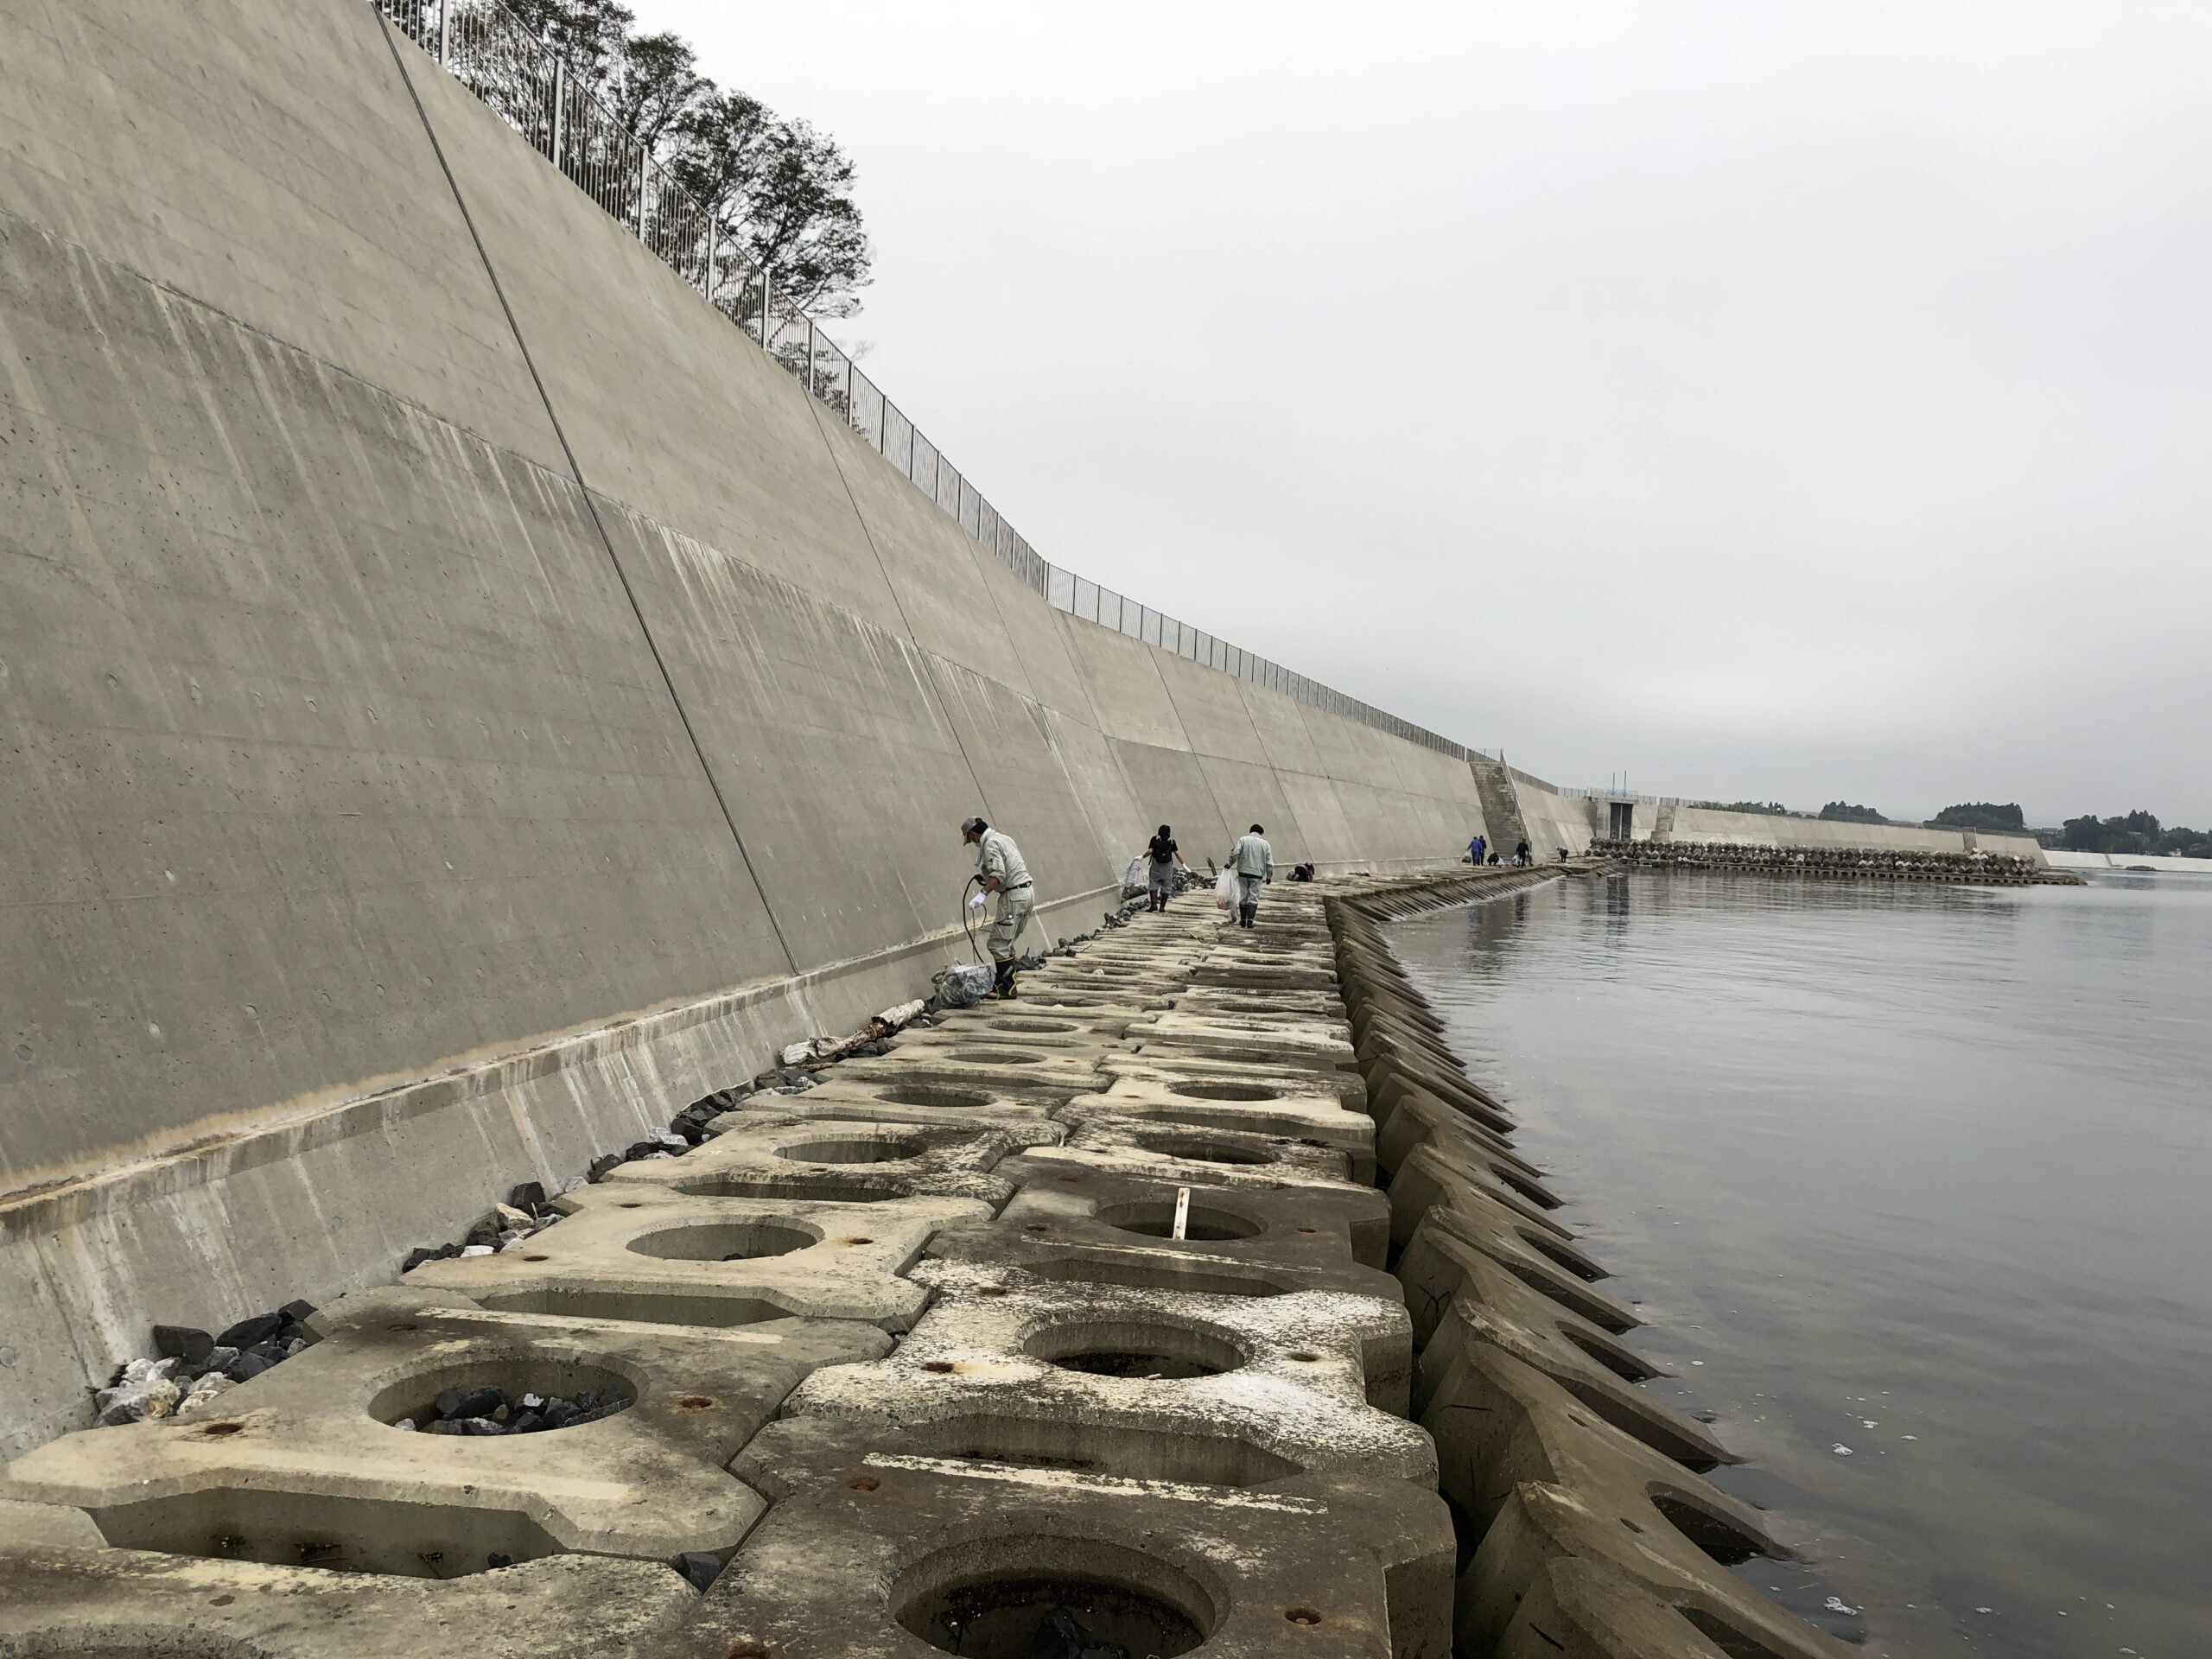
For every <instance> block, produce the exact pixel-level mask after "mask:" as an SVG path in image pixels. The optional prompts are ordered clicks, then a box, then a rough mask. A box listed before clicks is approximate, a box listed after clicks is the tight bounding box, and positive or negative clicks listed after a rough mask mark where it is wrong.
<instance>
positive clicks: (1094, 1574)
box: [891, 1534, 1219, 1659]
mask: <svg viewBox="0 0 2212 1659" xmlns="http://www.w3.org/2000/svg"><path fill="white" fill-rule="evenodd" d="M891 1616H892V1617H893V1618H894V1619H896V1620H897V1621H898V1622H899V1627H900V1628H901V1629H902V1630H906V1632H907V1633H908V1634H910V1635H912V1636H916V1637H920V1638H921V1639H922V1640H923V1641H925V1642H926V1643H929V1644H930V1646H931V1647H933V1648H935V1649H937V1650H938V1652H940V1653H952V1654H958V1655H960V1656H961V1659H1032V1656H1033V1655H1034V1654H1036V1653H1037V1652H1038V1651H1039V1638H1040V1637H1044V1638H1045V1639H1046V1640H1049V1639H1051V1637H1050V1633H1051V1632H1052V1627H1053V1625H1054V1624H1055V1623H1056V1622H1058V1621H1064V1620H1065V1621H1072V1622H1073V1624H1075V1625H1076V1626H1077V1628H1078V1629H1079V1630H1081V1632H1082V1633H1083V1637H1084V1638H1087V1641H1088V1643H1089V1644H1090V1645H1094V1646H1099V1647H1106V1648H1114V1647H1119V1648H1121V1649H1124V1650H1125V1651H1127V1652H1129V1653H1133V1654H1150V1655H1157V1656H1158V1659H1176V1656H1177V1655H1179V1654H1185V1653H1188V1652H1190V1651H1191V1649H1193V1648H1195V1647H1197V1646H1198V1644H1199V1643H1202V1642H1204V1641H1205V1639H1206V1637H1207V1636H1208V1635H1210V1634H1211V1631H1212V1629H1213V1626H1214V1624H1216V1623H1217V1621H1218V1618H1219V1615H1218V1614H1217V1611H1215V1608H1214V1605H1213V1602H1212V1599H1211V1598H1210V1597H1209V1596H1208V1595H1207V1594H1206V1592H1205V1590H1204V1589H1203V1588H1202V1587H1200V1586H1199V1585H1198V1582H1197V1581H1196V1580H1193V1579H1192V1578H1191V1577H1190V1575H1189V1574H1187V1573H1184V1572H1182V1571H1180V1570H1179V1569H1178V1568H1177V1567H1173V1566H1172V1565H1171V1564H1169V1563H1168V1562H1166V1561H1164V1560H1160V1558H1159V1557H1158V1556H1156V1555H1152V1554H1146V1553H1144V1552H1142V1551H1140V1550H1135V1549H1131V1548H1128V1547H1126V1546H1124V1545H1121V1544H1116V1543H1111V1542H1109V1541H1106V1540H1104V1539H1102V1538H1065V1537H1055V1536H1053V1535H1050V1534H1027V1535H1021V1536H1019V1537H1001V1538H988V1539H975V1540H971V1541H968V1542H966V1543H962V1544H957V1545H954V1546H953V1547H951V1548H948V1549H942V1550H939V1551H938V1552H937V1553H936V1554H931V1555H925V1556H924V1557H923V1558H922V1559H921V1560H918V1561H917V1562H915V1563H914V1565H913V1566H912V1567H908V1568H907V1569H906V1571H905V1572H904V1573H900V1574H899V1577H898V1579H897V1580H894V1581H893V1585H892V1586H891ZM1066 1640H1067V1638H1064V1640H1063V1645H1065V1642H1066Z"/></svg>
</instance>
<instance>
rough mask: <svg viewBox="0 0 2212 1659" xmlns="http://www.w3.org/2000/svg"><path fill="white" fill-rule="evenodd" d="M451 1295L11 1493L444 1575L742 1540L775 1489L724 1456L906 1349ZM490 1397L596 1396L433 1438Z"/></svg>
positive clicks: (405, 1306) (289, 1557) (356, 1308)
mask: <svg viewBox="0 0 2212 1659" xmlns="http://www.w3.org/2000/svg"><path fill="white" fill-rule="evenodd" d="M441 1295H445V1294H444V1293H415V1292H410V1291H404V1290H403V1291H397V1292H381V1293H369V1294H362V1295H359V1296H354V1297H348V1298H346V1299H345V1300H344V1302H343V1303H342V1304H340V1305H334V1306H333V1307H332V1308H329V1309H326V1310H324V1313H322V1314H321V1315H320V1316H318V1319H319V1324H320V1325H321V1329H322V1331H323V1335H322V1338H321V1340H320V1341H319V1342H316V1343H315V1344H314V1345H312V1346H311V1347H309V1348H308V1349H307V1350H305V1351H303V1352H302V1353H300V1354H298V1355H296V1357H293V1358H291V1359H289V1360H288V1361H286V1362H285V1363H283V1364H281V1365H277V1366H275V1367H272V1368H271V1369H270V1370H266V1371H264V1372H263V1373H262V1374H261V1375H260V1376H257V1377H255V1378H253V1379H252V1380H251V1382H248V1383H243V1384H241V1385H240V1386H239V1387H238V1388H237V1389H233V1390H232V1392H230V1393H229V1394H227V1395H225V1396H224V1399H223V1406H224V1410H223V1411H222V1413H221V1414H219V1415H218V1416H215V1417H213V1418H212V1419H207V1420H195V1421H188V1422H175V1421H158V1422H148V1423H135V1424H130V1425H126V1426H124V1427H118V1428H105V1429H93V1430H87V1431H86V1432H84V1433H77V1434H72V1435H69V1436H67V1437H65V1438H64V1439H62V1440H57V1441H54V1443H53V1444H51V1445H49V1446H41V1447H40V1448H39V1449H38V1450H37V1451H35V1452H31V1453H30V1454H29V1456H28V1457H25V1458H22V1459H19V1460H18V1461H17V1462H16V1464H15V1465H13V1466H12V1467H11V1469H10V1471H9V1472H10V1480H11V1484H13V1485H14V1486H15V1487H16V1489H17V1490H18V1491H20V1492H22V1495H24V1496H25V1497H31V1498H34V1499H35V1500H37V1501H39V1502H41V1503H65V1504H73V1505H76V1506H78V1507H79V1508H81V1509H83V1510H86V1511H87V1512H88V1513H89V1514H90V1515H91V1516H92V1519H93V1521H94V1522H96V1523H97V1524H98V1525H99V1529H100V1531H101V1533H102V1535H104V1536H105V1538H106V1539H107V1540H108V1541H109V1542H110V1543H111V1544H117V1545H121V1546H124V1547H127V1548H144V1549H164V1550H171V1551H175V1552H177V1553H179V1554H192V1555H213V1556H225V1557H230V1558H232V1559H237V1560H257V1561H262V1562H265V1563H270V1564H272V1565H306V1566H314V1567H339V1568H343V1569H346V1570H348V1571H353V1572H369V1573H402V1574H410V1575H417V1576H427V1577H434V1578H435V1577H452V1576H456V1575H459V1574H461V1573H471V1572H477V1571H481V1570H483V1569H484V1568H485V1567H486V1564H487V1561H488V1560H490V1558H491V1557H492V1556H493V1555H494V1554H498V1555H502V1556H505V1557H507V1558H509V1559H511V1560H534V1559H536V1558H537V1557H539V1556H543V1555H550V1554H561V1553H566V1552H575V1553H580V1554H604V1555H632V1556H640V1557H645V1558H650V1559H655V1560H667V1559H670V1558H672V1557H673V1556H675V1555H676V1554H678V1553H679V1552H681V1551H684V1550H702V1551H710V1552H722V1553H726V1552H727V1551H728V1550H729V1549H731V1548H734V1546H735V1544H736V1543H737V1541H738V1540H739V1539H740V1538H741V1537H743V1536H744V1535H745V1532H746V1529H747V1528H748V1527H750V1526H751V1525H752V1524H753V1521H754V1520H756V1519H757V1518H758V1517H759V1516H760V1509H761V1503H760V1499H759V1498H758V1497H755V1496H754V1495H753V1492H751V1491H749V1490H747V1488H746V1487H745V1486H744V1485H743V1484H741V1482H739V1481H737V1480H735V1479H734V1478H732V1477H730V1476H729V1475H728V1474H727V1473H726V1472H725V1471H724V1469H723V1465H725V1464H727V1463H728V1460H729V1459H730V1458H731V1457H732V1456H733V1455H734V1453H735V1452H736V1451H737V1449H738V1448H739V1447H740V1446H743V1445H744V1444H745V1442H746V1441H747V1440H749V1439H750V1438H751V1437H752V1436H753V1433H754V1432H755V1431H756V1430H758V1429H759V1427H760V1425H761V1424H762V1423H764V1422H766V1421H768V1419H769V1418H770V1417H772V1415H773V1414H774V1413H775V1411H776V1408H777V1407H778V1406H779V1404H780V1403H781V1402H782V1401H783V1399H784V1396H785V1395H787V1394H788V1393H789V1392H790V1391H791V1389H792V1388H793V1387H794V1386H795V1385H796V1384H797V1383H798V1381H799V1380H800V1379H801V1378H802V1377H804V1376H805V1375H806V1374H807V1373H808V1372H809V1371H810V1370H813V1369H814V1368H815V1367H817V1366H818V1365H823V1364H829V1363H836V1362H840V1361H848V1362H849V1361H856V1360H861V1359H866V1358H869V1357H874V1356H876V1355H879V1354H881V1353H883V1352H885V1351H887V1349H888V1348H889V1346H890V1338H888V1337H887V1336H885V1335H884V1334H883V1332H880V1331H878V1330H876V1329H874V1327H873V1326H869V1325H856V1324H850V1323H837V1324H830V1323H827V1322H823V1321H818V1320H808V1319H777V1320H771V1321H768V1322H766V1323H765V1324H760V1325H747V1326H743V1327H741V1328H739V1329H736V1330H730V1331H722V1332H704V1331H692V1330H682V1329H677V1328H672V1327H671V1326H667V1325H638V1324H629V1323H624V1322H620V1321H614V1320H605V1319H539V1318H533V1317H530V1316H526V1315H524V1314H518V1313H491V1312H487V1311H486V1310H484V1309H481V1308H477V1307H474V1306H468V1305H467V1304H466V1303H465V1302H464V1301H463V1300H462V1299H461V1298H460V1297H459V1296H457V1295H453V1296H450V1299H449V1300H448V1301H446V1302H443V1303H441V1302H439V1301H438V1300H437V1298H438V1297H439V1296H441ZM478 1389H489V1390H496V1391H497V1392H498V1393H499V1395H500V1396H501V1400H502V1404H503V1406H504V1405H505V1403H507V1402H516V1401H522V1400H524V1399H526V1398H527V1397H537V1398H541V1399H545V1400H554V1399H560V1400H564V1401H573V1400H575V1399H577V1398H578V1397H579V1396H588V1397H591V1398H592V1399H593V1400H594V1405H593V1406H591V1407H588V1408H585V1410H586V1415H585V1420H584V1421H579V1422H577V1423H575V1425H574V1426H573V1427H558V1428H548V1429H546V1430H545V1431H544V1432H542V1433H497V1432H486V1433H474V1432H469V1433H431V1432H429V1423H430V1421H432V1420H433V1418H434V1416H435V1414H436V1408H435V1402H436V1401H437V1400H438V1397H439V1396H440V1395H442V1394H444V1393H445V1392H446V1391H448V1390H458V1391H461V1392H463V1393H467V1392H468V1391H473V1390H478ZM602 1403H603V1406H604V1407H605V1408H609V1409H604V1411H603V1413H602V1410H601V1408H602ZM487 1409H489V1407H488V1406H487ZM402 1421H413V1422H415V1423H416V1424H417V1425H418V1427H416V1429H414V1430H412V1431H410V1430H404V1429H401V1428H398V1427H395V1425H397V1424H398V1423H400V1422H402Z"/></svg>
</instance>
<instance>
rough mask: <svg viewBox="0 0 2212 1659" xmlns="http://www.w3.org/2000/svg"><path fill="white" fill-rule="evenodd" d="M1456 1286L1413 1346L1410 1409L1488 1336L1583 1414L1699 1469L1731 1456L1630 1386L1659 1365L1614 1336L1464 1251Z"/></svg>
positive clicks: (1425, 1402)
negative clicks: (1416, 1349) (1416, 1357)
mask: <svg viewBox="0 0 2212 1659" xmlns="http://www.w3.org/2000/svg"><path fill="white" fill-rule="evenodd" d="M1459 1273H1460V1279H1459V1288H1458V1290H1457V1292H1456V1294H1454V1295H1453V1297H1452V1304H1451V1306H1449V1307H1448V1308H1447V1309H1446V1310H1445V1312H1444V1314H1443V1317H1442V1318H1441V1319H1440V1320H1439V1321H1438V1322H1437V1324H1436V1325H1435V1326H1434V1327H1433V1330H1432V1332H1430V1334H1429V1337H1428V1338H1427V1341H1426V1342H1425V1343H1424V1344H1422V1347H1421V1358H1420V1361H1419V1362H1418V1363H1417V1364H1416V1365H1415V1367H1414V1395H1413V1412H1414V1415H1415V1416H1419V1415H1420V1414H1421V1413H1423V1412H1424V1411H1426V1410H1427V1409H1428V1407H1429V1404H1430V1402H1432V1401H1433V1400H1435V1399H1436V1398H1437V1397H1438V1396H1439V1395H1446V1396H1449V1395H1455V1394H1456V1393H1457V1390H1458V1387H1459V1374H1460V1372H1461V1370H1463V1369H1464V1368H1465V1366H1466V1364H1467V1363H1469V1355H1470V1353H1471V1351H1472V1350H1473V1349H1474V1348H1475V1347H1476V1346H1477V1345H1478V1344H1484V1343H1487V1344H1490V1345H1491V1346H1493V1347H1497V1348H1502V1349H1503V1350H1504V1351H1506V1352H1507V1353H1509V1354H1510V1355H1512V1356H1513V1357H1515V1358H1516V1359H1517V1360H1520V1361H1521V1362H1522V1363H1524V1364H1527V1365H1531V1366H1534V1367H1535V1369H1536V1370H1539V1371H1541V1372H1542V1373H1543V1374H1544V1375H1545V1376H1548V1377H1549V1378H1551V1380H1552V1381H1553V1382H1554V1383H1558V1384H1559V1385H1560V1387H1561V1388H1562V1389H1566V1390H1567V1393H1569V1394H1570V1395H1573V1396H1574V1398H1575V1399H1576V1400H1578V1401H1580V1402H1581V1403H1582V1404H1583V1405H1584V1406H1586V1407H1587V1408H1589V1409H1590V1410H1591V1411H1592V1412H1593V1413H1595V1414H1597V1415H1598V1416H1599V1417H1601V1418H1603V1419H1604V1420H1605V1421H1607V1422H1609V1423H1611V1425H1612V1426H1613V1427H1616V1428H1618V1429H1619V1430H1620V1431H1621V1432H1622V1433H1624V1434H1628V1435H1630V1436H1632V1437H1634V1438H1635V1439H1637V1440H1641V1441H1643V1444H1644V1445H1646V1446H1649V1447H1650V1448H1651V1449H1652V1450H1653V1451H1655V1452H1659V1453H1661V1454H1662V1456H1665V1457H1669V1458H1672V1459H1675V1462H1677V1463H1680V1464H1681V1465H1684V1466H1686V1467H1688V1468H1691V1469H1695V1470H1699V1471H1704V1470H1707V1469H1711V1468H1713V1467H1714V1466H1715V1465H1719V1464H1724V1463H1734V1462H1737V1461H1738V1459H1736V1458H1735V1457H1734V1456H1733V1455H1732V1454H1731V1453H1730V1452H1729V1451H1728V1449H1727V1447H1726V1446H1722V1445H1721V1444H1720V1442H1719V1440H1717V1439H1715V1438H1714V1436H1713V1433H1712V1431H1711V1430H1710V1429H1708V1428H1707V1427H1705V1425H1704V1424H1702V1423H1700V1422H1699V1421H1696V1420H1695V1419H1694V1418H1692V1417H1688V1416H1686V1415H1685V1414H1682V1413H1681V1412H1679V1411H1676V1410H1675V1408H1673V1407H1671V1406H1669V1405H1668V1404H1667V1403H1666V1402H1664V1401H1663V1400H1660V1399H1657V1398H1656V1397H1654V1396H1653V1395H1650V1394H1649V1393H1647V1392H1646V1391H1645V1390H1643V1389H1639V1388H1637V1387H1636V1386H1635V1384H1637V1383H1643V1382H1648V1381H1649V1380H1650V1379H1651V1378H1653V1377H1655V1376H1665V1375H1667V1373H1665V1372H1663V1371H1662V1370H1660V1369H1659V1368H1658V1367H1657V1366H1656V1365H1654V1364H1652V1363H1650V1362H1649V1360H1647V1359H1645V1358H1644V1357H1643V1356H1642V1355H1640V1354H1638V1353H1637V1351H1635V1350H1634V1349H1632V1348H1630V1347H1629V1346H1628V1345H1627V1344H1624V1343H1623V1342H1622V1341H1621V1340H1620V1339H1619V1338H1618V1337H1616V1336H1615V1335H1614V1334H1613V1333H1612V1332H1609V1331H1607V1330H1605V1329H1604V1328H1603V1327H1602V1326H1599V1325H1593V1324H1592V1323H1591V1322H1590V1321H1589V1320H1588V1319H1584V1318H1582V1317H1581V1316H1580V1314H1578V1313H1574V1312H1573V1310H1572V1309H1570V1308H1568V1307H1567V1306H1564V1305H1563V1304H1561V1303H1559V1302H1556V1301H1554V1300H1552V1299H1551V1298H1550V1297H1548V1296H1547V1295H1545V1294H1543V1293H1542V1292H1541V1291H1539V1290H1536V1289H1535V1288H1534V1287H1531V1286H1529V1284H1527V1283H1526V1282H1524V1281H1522V1280H1521V1279H1519V1278H1517V1277H1516V1276H1515V1275H1514V1274H1512V1273H1511V1272H1510V1271H1508V1270H1507V1268H1505V1267H1504V1266H1503V1264H1502V1263H1500V1262H1496V1261H1493V1260H1491V1258H1489V1257H1487V1256H1484V1255H1480V1254H1479V1253H1477V1252H1472V1251H1470V1252H1467V1253H1466V1254H1465V1255H1464V1256H1463V1257H1462V1258H1461V1260H1460V1262H1459Z"/></svg>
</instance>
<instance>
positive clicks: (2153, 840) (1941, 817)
mask: <svg viewBox="0 0 2212 1659" xmlns="http://www.w3.org/2000/svg"><path fill="white" fill-rule="evenodd" d="M1688 805H1691V806H1699V807H1708V808H1711V809H1713V810H1717V811H1721V812H1759V813H1764V814H1766V815H1767V816H1769V817H1788V818H1811V817H1820V818H1827V819H1828V820H1830V821H1832V822H1840V823H1894V822H1897V820H1894V819H1891V818H1885V817H1883V816H1882V815H1881V814H1880V813H1879V812H1877V811H1876V810H1874V809H1873V808H1872V807H1871V806H1853V805H1852V804H1850V803H1849V802H1847V801H1830V802H1829V803H1828V804H1827V805H1826V806H1824V807H1822V808H1821V810H1819V811H1818V812H1817V813H1814V812H1793V811H1791V810H1789V808H1788V807H1786V806H1784V805H1783V804H1782V803H1781V802H1779V801H1764V802H1762V801H1691V802H1688ZM1926 827H1927V828H1929V829H1980V830H1986V831H1988V832H1989V833H1990V834H1993V835H2007V836H2034V837H2035V839H2036V842H2037V844H2038V845H2039V846H2043V847H2048V848H2063V849H2065V850H2067V851H2069V852H2077V853H2120V854H2129V853H2133V854H2155V855H2164V856H2171V857H2177V858H2212V830H2207V829H2189V828H2187V827H2186V826H2184V825H2182V824H2175V825H2173V826H2172V827H2171V828H2168V827H2167V826H2166V825H2164V824H2162V823H2159V822H2158V815H2157V814H2156V813H2152V812H2145V811H2143V810H2140V809H2138V810H2135V811H2133V812H2126V813H2123V814H2121V815H2120V816H2119V817H2110V818H2101V817H2097V816H2096V814H2094V812H2092V813H2086V814H2084V815H2083V816H2082V817H2078V818H2069V819H2067V820H2066V822H2065V823H2063V824H2060V825H2059V826H2057V827H2056V828H2055V829H2031V827H2030V826H2029V823H2028V820H2027V815H2026V814H2025V813H2024V812H2023V811H2021V810H2020V805H2019V803H2018V802H2017V801H2005V802H2002V803H1999V802H1996V801H1961V803H1959V804H1957V805H1955V806H1947V807H1945V808H1944V809H1943V810H1942V811H1941V812H1938V813H1937V814H1936V816H1935V817H1932V818H1929V819H1928V820H1927V821H1926Z"/></svg>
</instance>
